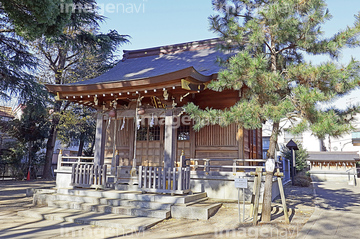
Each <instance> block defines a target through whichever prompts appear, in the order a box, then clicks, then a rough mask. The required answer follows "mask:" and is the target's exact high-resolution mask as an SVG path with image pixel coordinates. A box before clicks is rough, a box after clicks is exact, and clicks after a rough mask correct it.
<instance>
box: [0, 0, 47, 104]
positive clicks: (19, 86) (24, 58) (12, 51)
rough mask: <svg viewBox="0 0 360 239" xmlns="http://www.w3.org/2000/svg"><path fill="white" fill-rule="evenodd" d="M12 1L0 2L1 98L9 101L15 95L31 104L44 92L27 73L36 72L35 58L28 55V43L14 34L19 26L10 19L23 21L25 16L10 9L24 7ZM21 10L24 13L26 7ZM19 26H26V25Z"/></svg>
mask: <svg viewBox="0 0 360 239" xmlns="http://www.w3.org/2000/svg"><path fill="white" fill-rule="evenodd" d="M14 2H15V1H14ZM14 2H13V1H0V39H1V40H0V98H2V99H6V100H9V99H10V98H11V96H13V95H17V96H19V99H20V102H22V103H23V102H26V101H34V100H36V99H37V98H38V97H39V96H40V95H41V97H43V96H44V95H46V94H47V93H46V91H45V90H44V88H43V87H42V86H40V85H39V84H37V82H36V80H35V79H34V77H33V76H32V75H31V74H29V72H33V71H34V70H35V69H36V58H35V57H34V56H33V55H32V54H31V53H30V50H29V48H28V46H27V44H28V43H27V42H26V41H25V40H24V39H23V38H22V37H20V36H19V35H18V34H17V33H18V32H16V26H17V24H18V25H21V24H20V23H15V21H16V20H15V19H14V18H12V17H18V18H22V17H24V15H16V14H15V13H14V12H12V8H17V7H18V8H20V7H21V6H22V7H23V5H21V4H19V5H16V4H14ZM16 2H20V1H16ZM22 2H24V1H22ZM26 2H32V1H26ZM1 3H2V4H3V6H1ZM22 10H24V11H26V8H25V7H24V8H22ZM28 14H31V12H28ZM33 24H36V23H33ZM21 26H22V27H25V28H26V27H27V25H26V24H25V23H24V24H22V25H21ZM24 34H25V33H24Z"/></svg>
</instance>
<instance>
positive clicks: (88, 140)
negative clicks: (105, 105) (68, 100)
mask: <svg viewBox="0 0 360 239" xmlns="http://www.w3.org/2000/svg"><path fill="white" fill-rule="evenodd" d="M95 114H96V111H95V110H94V109H91V108H88V107H86V106H76V105H75V106H71V107H69V108H68V110H66V111H65V112H64V113H63V114H61V116H60V121H59V125H58V127H57V128H58V138H59V140H60V141H61V142H62V143H63V144H65V145H66V146H68V147H70V146H78V147H79V150H78V156H81V155H82V154H83V152H84V149H85V150H86V152H89V153H90V154H92V151H93V148H94V144H95V130H96V117H95Z"/></svg>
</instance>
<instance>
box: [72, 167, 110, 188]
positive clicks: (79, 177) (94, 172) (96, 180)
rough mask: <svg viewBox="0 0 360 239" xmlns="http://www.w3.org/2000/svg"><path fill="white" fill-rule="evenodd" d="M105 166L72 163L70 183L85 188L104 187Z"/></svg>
mask: <svg viewBox="0 0 360 239" xmlns="http://www.w3.org/2000/svg"><path fill="white" fill-rule="evenodd" d="M106 167H107V166H106V165H89V164H74V165H73V166H72V175H71V176H72V178H71V183H72V184H71V185H72V186H76V187H85V188H105V187H106Z"/></svg>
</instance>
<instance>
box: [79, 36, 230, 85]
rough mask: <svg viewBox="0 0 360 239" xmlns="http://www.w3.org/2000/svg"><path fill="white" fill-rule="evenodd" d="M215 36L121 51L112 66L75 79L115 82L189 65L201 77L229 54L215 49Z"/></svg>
mask: <svg viewBox="0 0 360 239" xmlns="http://www.w3.org/2000/svg"><path fill="white" fill-rule="evenodd" d="M217 43H218V40H217V39H210V40H204V41H199V42H189V43H182V44H177V45H171V46H163V47H157V48H151V49H142V50H135V51H124V53H125V54H124V58H123V60H122V61H120V62H119V63H118V64H117V65H116V66H115V67H114V68H112V69H111V70H109V71H108V72H106V73H104V74H103V75H101V76H99V77H96V78H94V79H90V80H86V81H82V82H77V83H74V84H75V85H89V84H99V83H107V82H117V81H131V80H138V79H146V78H150V77H156V76H160V75H165V74H168V73H171V72H176V71H179V70H183V69H186V68H189V67H193V68H194V69H195V70H196V71H197V72H198V73H200V74H202V75H204V76H211V75H213V74H216V73H218V72H219V70H220V69H221V67H220V66H219V64H218V63H217V62H216V60H217V58H218V57H220V58H226V57H228V56H230V55H231V53H223V52H220V51H218V50H216V44H217Z"/></svg>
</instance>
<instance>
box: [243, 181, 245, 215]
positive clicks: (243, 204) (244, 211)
mask: <svg viewBox="0 0 360 239" xmlns="http://www.w3.org/2000/svg"><path fill="white" fill-rule="evenodd" d="M243 222H245V188H243Z"/></svg>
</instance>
